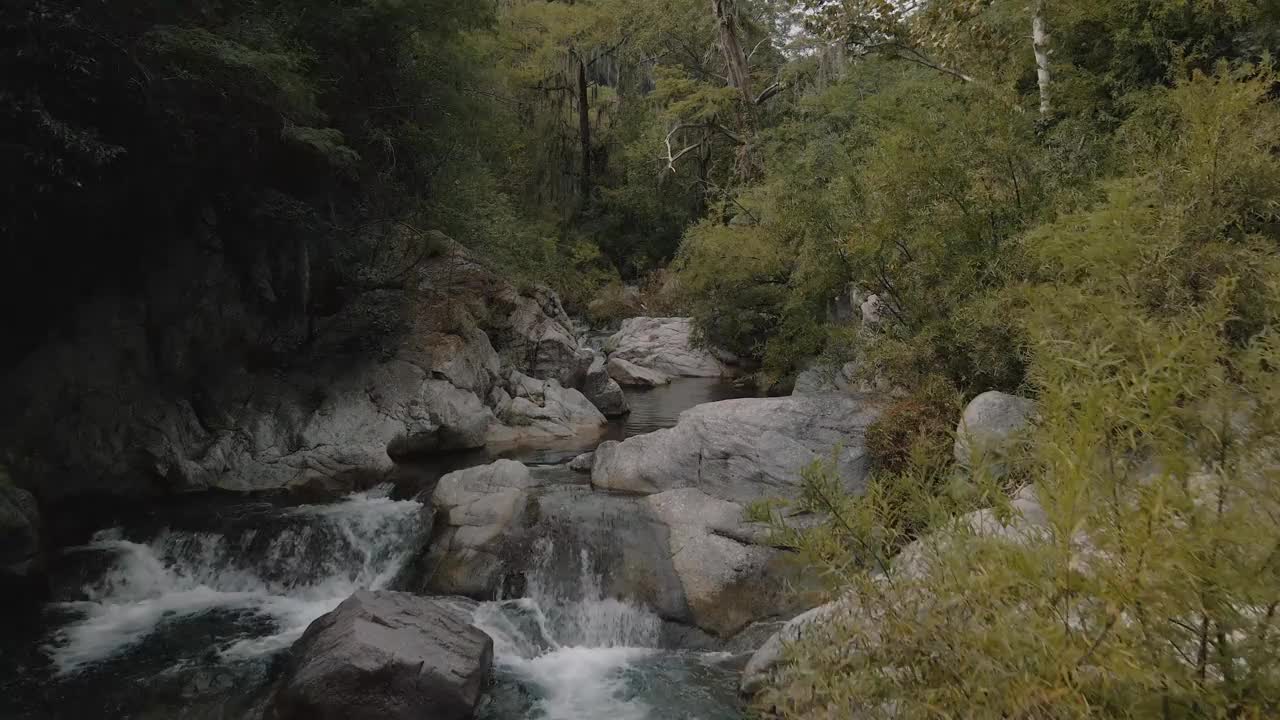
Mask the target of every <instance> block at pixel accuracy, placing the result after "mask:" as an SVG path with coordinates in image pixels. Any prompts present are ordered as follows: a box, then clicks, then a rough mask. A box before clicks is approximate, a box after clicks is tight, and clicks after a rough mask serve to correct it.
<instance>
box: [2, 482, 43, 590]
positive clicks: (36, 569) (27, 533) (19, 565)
mask: <svg viewBox="0 0 1280 720" xmlns="http://www.w3.org/2000/svg"><path fill="white" fill-rule="evenodd" d="M43 567H44V561H43V556H42V554H41V551H40V510H39V508H38V507H37V506H36V499H35V498H34V497H33V496H32V495H31V493H29V492H27V491H26V490H23V489H21V488H18V487H15V486H13V485H11V484H9V483H8V482H7V478H5V477H4V474H3V469H2V468H0V579H3V578H5V577H8V578H10V579H14V580H28V579H33V578H34V577H36V576H38V575H40V574H41V572H42V570H43Z"/></svg>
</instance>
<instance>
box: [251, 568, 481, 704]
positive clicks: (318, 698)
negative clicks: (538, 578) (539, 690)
mask: <svg viewBox="0 0 1280 720" xmlns="http://www.w3.org/2000/svg"><path fill="white" fill-rule="evenodd" d="M473 609H474V605H469V604H467V603H466V602H465V601H460V600H453V599H449V598H426V597H419V596H416V595H410V594H408V593H399V592H386V591H380V592H369V591H365V590H361V591H359V592H357V593H356V594H354V595H352V596H351V597H349V598H347V599H346V600H345V601H343V603H342V604H341V605H339V606H338V608H337V609H336V610H334V611H332V612H330V613H328V614H326V615H322V616H321V617H320V618H318V619H317V620H315V622H313V623H311V626H310V627H308V628H307V631H306V632H305V633H303V635H302V637H301V638H300V639H299V640H298V641H297V642H296V643H295V644H294V646H293V649H292V650H291V651H290V657H289V661H288V666H287V668H286V670H285V673H284V676H283V678H282V679H281V681H280V684H279V686H278V689H277V690H276V694H275V696H274V698H273V700H272V704H271V715H272V717H274V718H275V720H421V719H422V718H431V719H432V720H463V719H464V718H470V717H472V716H473V714H474V712H475V708H476V705H477V704H478V703H479V702H480V699H481V696H482V693H483V691H484V688H485V685H486V683H487V681H488V677H489V673H490V669H491V667H492V664H493V641H492V640H491V639H490V638H489V636H488V635H486V634H485V633H484V632H483V631H481V630H479V629H477V628H476V627H474V626H473V625H472V624H471V613H472V610H473Z"/></svg>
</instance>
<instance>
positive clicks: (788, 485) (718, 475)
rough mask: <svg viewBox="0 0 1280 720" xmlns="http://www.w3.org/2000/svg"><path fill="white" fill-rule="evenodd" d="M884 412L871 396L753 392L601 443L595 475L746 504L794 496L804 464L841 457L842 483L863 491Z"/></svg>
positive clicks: (635, 487)
mask: <svg viewBox="0 0 1280 720" xmlns="http://www.w3.org/2000/svg"><path fill="white" fill-rule="evenodd" d="M877 416H878V411H877V405H876V402H875V401H874V399H873V398H872V397H870V396H844V395H805V396H793V397H783V398H746V399H740V400H725V401H721V402H715V403H707V404H705V405H699V406H697V407H694V408H692V409H690V410H687V411H685V412H684V413H682V414H681V415H680V419H679V421H678V422H677V424H676V426H675V427H673V428H669V429H664V430H658V431H655V432H652V433H648V434H646V435H638V436H636V437H632V438H628V439H627V440H625V441H623V442H621V443H618V442H605V443H602V444H601V445H600V447H599V448H598V449H597V450H596V453H595V457H594V461H593V466H592V470H591V483H592V485H595V486H596V487H599V488H602V489H605V490H613V491H618V492H628V493H637V494H642V495H651V494H655V493H660V492H664V491H666V490H673V489H676V488H682V487H694V488H698V489H699V490H701V491H702V492H704V493H706V494H707V495H709V496H710V497H713V498H719V499H721V500H728V501H730V502H735V503H738V504H740V505H744V506H745V505H747V504H749V503H751V502H752V501H755V500H760V499H768V498H795V497H796V496H797V495H798V493H799V491H800V488H801V482H802V481H801V477H800V473H801V471H802V470H803V469H804V468H805V467H807V466H809V465H810V464H812V463H813V462H814V461H819V460H821V461H832V460H834V462H835V471H836V473H837V474H838V475H839V477H840V480H841V483H842V484H843V486H844V487H845V488H846V489H847V490H849V491H850V492H857V491H860V490H861V489H862V487H863V485H864V483H865V481H866V477H867V471H868V467H867V457H866V451H865V447H864V433H865V431H866V428H867V426H868V425H869V424H870V423H871V422H872V421H874V420H875V418H876V417H877Z"/></svg>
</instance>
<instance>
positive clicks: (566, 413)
mask: <svg viewBox="0 0 1280 720" xmlns="http://www.w3.org/2000/svg"><path fill="white" fill-rule="evenodd" d="M498 395H499V397H498V399H497V400H496V403H495V411H496V413H497V416H498V419H499V420H501V421H502V424H501V425H494V426H491V427H490V428H489V432H488V436H487V440H488V443H489V444H493V445H525V444H529V443H534V442H543V441H549V440H566V439H570V438H586V439H590V438H591V437H594V436H598V435H600V434H601V433H603V432H604V430H605V425H606V424H607V423H608V420H606V419H605V417H604V415H603V414H601V413H600V411H599V410H597V409H596V406H595V405H593V404H592V403H591V401H590V400H588V399H587V398H586V396H585V395H583V394H582V393H580V392H578V391H577V390H574V389H572V388H566V387H563V386H562V385H560V383H559V382H558V381H556V380H538V379H536V378H533V377H530V376H528V375H525V374H524V373H521V372H518V371H512V373H511V375H510V376H509V377H508V378H507V383H506V385H505V387H504V389H503V391H502V392H501V393H499V394H498Z"/></svg>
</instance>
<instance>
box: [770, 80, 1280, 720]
mask: <svg viewBox="0 0 1280 720" xmlns="http://www.w3.org/2000/svg"><path fill="white" fill-rule="evenodd" d="M1273 86H1274V80H1273V78H1272V76H1271V74H1270V72H1269V71H1268V70H1266V69H1265V68H1264V69H1259V68H1257V67H1255V66H1251V65H1248V64H1237V65H1234V66H1225V65H1224V66H1219V67H1218V68H1217V69H1216V70H1215V71H1214V72H1213V74H1207V73H1203V72H1198V71H1192V72H1190V73H1188V74H1187V76H1186V78H1185V79H1183V80H1179V81H1178V82H1176V83H1174V84H1172V85H1171V86H1169V87H1160V88H1151V89H1150V90H1148V91H1146V92H1144V93H1142V94H1141V95H1139V96H1135V97H1133V98H1131V99H1130V101H1129V102H1130V103H1132V107H1131V112H1130V115H1129V117H1128V118H1127V119H1126V121H1125V122H1124V123H1123V124H1122V126H1120V127H1119V128H1118V131H1117V133H1116V135H1115V138H1114V145H1113V147H1114V150H1113V153H1114V155H1113V158H1112V164H1111V167H1114V168H1115V169H1116V170H1115V174H1113V175H1112V176H1111V177H1108V178H1106V179H1105V180H1103V181H1101V182H1100V183H1099V185H1098V187H1097V192H1096V193H1095V192H1087V193H1069V194H1068V195H1067V196H1062V199H1061V206H1060V211H1057V210H1059V208H1053V207H1052V206H1046V207H1045V208H1044V210H1043V211H1042V213H1041V214H1039V215H1037V216H1036V217H1034V218H1031V219H1029V220H1028V221H1027V223H1028V225H1029V228H1028V230H1027V232H1025V233H1024V234H1022V235H1020V236H1018V237H1015V238H1013V240H1012V242H1013V243H1014V244H1016V246H1017V248H1018V252H1019V253H1020V254H1021V255H1022V256H1023V258H1024V259H1023V261H1022V264H1021V266H1020V268H1019V269H1018V271H1017V272H1016V273H1013V274H1012V275H1011V276H1009V277H1008V278H1007V279H1006V280H1004V283H1005V284H1006V285H1007V288H1001V289H1000V291H999V292H994V293H988V294H984V295H983V296H982V297H983V299H984V302H987V303H990V304H989V305H988V312H991V313H1003V314H1004V315H1006V317H1005V318H1003V319H1002V321H1001V322H1003V323H1006V324H1007V325H1008V326H1009V327H1013V328H1016V329H1017V332H1018V333H1019V335H1020V337H1021V338H1022V339H1021V340H1020V345H1021V348H1022V349H1021V350H1020V351H1019V352H1020V353H1021V354H1022V355H1023V356H1024V357H1025V362H1026V368H1027V370H1026V380H1025V382H1026V384H1027V386H1028V388H1029V389H1031V390H1033V391H1034V394H1035V395H1036V398H1037V412H1038V416H1039V420H1038V421H1037V423H1036V426H1035V430H1034V434H1033V436H1032V438H1031V441H1030V444H1029V445H1028V448H1027V452H1026V453H1025V454H1022V453H1019V454H1015V455H1014V456H1012V457H1010V458H1007V459H1006V460H1005V461H1004V462H1005V463H1007V466H1006V467H1003V468H1001V470H1002V471H1004V472H1006V473H1008V474H1007V475H1004V476H1003V477H1004V479H1003V480H1001V479H1000V478H997V477H995V476H994V474H993V473H992V472H991V470H993V468H977V469H974V470H972V471H969V472H967V473H965V472H962V471H960V470H959V469H956V468H945V467H943V468H942V469H941V470H939V469H938V464H939V460H938V455H937V454H930V453H928V452H917V453H915V454H913V455H911V456H910V458H909V459H906V460H905V461H902V458H903V455H901V454H899V455H897V456H896V458H897V459H898V460H899V464H898V465H897V466H891V468H890V469H891V470H892V471H882V472H881V473H880V474H879V475H878V476H877V477H876V479H875V480H874V481H873V482H872V484H871V487H870V489H869V490H868V492H867V493H866V494H865V495H863V496H861V497H847V496H844V495H842V494H841V493H839V492H838V487H836V486H835V485H834V484H833V482H832V480H831V479H830V477H829V476H828V475H829V474H825V473H822V472H813V471H811V472H810V473H806V475H805V481H806V492H805V503H806V508H805V509H809V510H811V511H814V512H822V513H824V514H825V515H826V516H827V517H828V518H829V519H828V521H827V522H826V523H825V524H824V525H823V526H822V527H821V528H819V529H818V530H816V531H814V532H812V533H808V534H793V536H792V542H793V544H794V545H795V546H796V547H797V548H798V549H800V550H802V551H803V552H805V553H806V555H807V557H809V558H810V560H811V561H812V562H814V563H815V564H816V567H817V568H818V569H819V570H820V571H821V572H822V573H824V574H825V575H827V576H828V577H830V578H832V579H833V590H834V591H835V595H836V596H837V597H840V598H842V601H841V602H842V603H843V607H844V608H845V611H844V612H838V613H836V614H835V615H833V616H832V618H831V619H830V620H829V621H828V622H826V623H823V624H821V625H820V626H818V627H816V628H814V629H813V630H812V631H811V632H810V633H808V634H807V635H806V636H805V637H804V638H803V639H802V640H801V641H800V642H799V643H796V644H795V645H794V646H792V647H791V648H790V649H789V651H788V665H786V666H785V667H784V668H783V669H782V671H781V673H780V675H779V677H778V678H777V682H776V684H775V685H774V686H773V687H772V688H771V689H770V690H768V691H766V692H765V693H764V694H763V695H762V696H761V697H760V698H759V707H760V708H761V709H762V710H763V711H767V712H768V713H771V714H773V715H776V716H778V717H783V718H837V717H841V718H842V717H848V716H850V714H853V715H859V716H862V715H865V716H868V717H895V718H926V717H929V718H931V717H939V716H945V717H956V716H960V717H1024V718H1162V719H1164V718H1207V717H1235V718H1264V717H1274V716H1276V714H1277V713H1280V704H1278V703H1277V698H1280V653H1277V652H1276V650H1275V648H1276V644H1275V642H1274V638H1275V635H1276V633H1277V632H1280V630H1278V629H1277V628H1276V624H1277V610H1276V609H1277V607H1278V604H1277V598H1280V566H1278V565H1277V558H1278V557H1280V548H1278V546H1277V544H1276V540H1275V538H1276V537H1277V536H1278V535H1280V482H1278V481H1280V477H1277V476H1276V473H1275V468H1276V466H1277V459H1280V458H1277V454H1276V453H1277V451H1276V448H1277V447H1280V442H1277V441H1278V440H1280V385H1278V384H1277V381H1276V375H1275V367H1276V363H1277V362H1280V342H1278V340H1277V330H1278V329H1280V327H1278V326H1277V319H1278V318H1277V312H1278V311H1280V254H1278V253H1277V250H1276V247H1277V246H1276V243H1277V240H1280V236H1278V235H1277V231H1276V227H1277V226H1276V224H1275V222H1274V219H1273V218H1274V213H1275V205H1274V201H1275V197H1276V193H1275V185H1274V182H1275V177H1276V175H1275V173H1276V172H1277V170H1280V161H1278V160H1277V156H1276V153H1275V152H1274V150H1275V142H1276V140H1277V139H1278V138H1277V136H1276V134H1275V127H1276V123H1275V118H1274V117H1273V113H1274V111H1275V108H1274V100H1273V99H1272V95H1271V88H1272V87H1273ZM1091 196H1092V197H1093V198H1095V199H1094V200H1093V201H1089V200H1088V198H1089V197H1091ZM917 342H918V341H917ZM915 357H917V358H918V357H921V355H916V356H915ZM926 357H927V356H926ZM929 365H930V363H928V362H921V363H920V366H921V368H924V367H927V366H929ZM933 366H934V368H935V371H941V370H940V369H941V368H943V367H945V364H943V363H937V362H935V363H933ZM950 374H951V373H950V372H944V374H943V376H950ZM904 402H905V401H904ZM909 409H910V408H906V409H890V411H889V412H888V413H887V414H886V418H888V419H890V424H889V426H888V427H893V426H896V425H897V424H900V423H903V420H902V418H903V417H904V416H905V417H906V418H913V417H917V416H918V414H913V413H910V412H908V411H907V410H909ZM882 422H884V421H882ZM937 422H938V423H941V422H942V420H938V421H937ZM906 424H907V425H908V426H909V427H910V422H906ZM906 434H908V435H909V433H906ZM902 435H903V434H898V435H895V434H894V433H891V432H889V431H888V429H887V427H883V426H882V427H880V428H877V429H875V430H874V431H872V432H871V433H869V443H871V444H874V445H876V446H880V445H886V446H888V447H899V446H900V445H901V442H900V441H899V442H898V443H896V444H895V443H893V442H889V440H891V439H895V438H900V437H902ZM880 452H881V453H883V452H884V451H880ZM941 462H942V464H943V465H944V466H945V459H944V460H942V461H941ZM1012 478H1016V479H1018V480H1025V481H1029V482H1032V483H1034V488H1035V494H1036V496H1037V497H1038V501H1039V505H1040V507H1041V508H1042V510H1043V514H1042V517H1040V518H1039V520H1038V523H1039V524H1034V525H1028V524H1027V523H1028V522H1032V521H1036V520H1037V518H1036V517H1034V516H1035V515H1037V514H1038V513H1035V512H1033V511H1030V510H1027V509H1026V506H1025V505H1021V506H1019V505H1017V504H1011V503H1010V502H1009V501H1008V499H1007V498H1006V497H1005V496H1004V495H1003V493H1001V492H1000V491H1001V490H1002V484H1007V483H1009V482H1011V479H1012ZM981 506H990V509H989V510H987V511H985V514H984V515H982V516H981V517H982V518H985V520H984V521H983V522H981V523H977V522H973V521H972V520H973V518H972V517H968V518H960V519H956V515H957V514H959V513H963V512H966V511H970V510H972V509H973V508H975V507H981ZM1020 507H1021V508H1023V509H1021V510H1020V509H1019V508H1020ZM1024 510H1027V511H1026V514H1025V516H1024V515H1023V512H1024ZM973 517H977V516H973ZM997 520H998V521H1000V523H1011V524H1010V525H1009V527H1008V528H1006V529H1005V530H1004V531H1002V532H994V533H993V532H991V529H992V527H994V526H993V524H992V523H993V522H995V521H997ZM1019 528H1020V529H1019Z"/></svg>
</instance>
